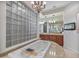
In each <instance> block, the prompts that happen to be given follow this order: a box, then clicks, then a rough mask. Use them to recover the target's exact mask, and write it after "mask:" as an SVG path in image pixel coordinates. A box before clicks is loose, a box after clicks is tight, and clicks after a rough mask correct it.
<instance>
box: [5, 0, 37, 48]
mask: <svg viewBox="0 0 79 59" xmlns="http://www.w3.org/2000/svg"><path fill="white" fill-rule="evenodd" d="M36 37H37V14H36V13H35V12H34V11H32V10H31V9H30V8H28V7H27V6H26V5H24V4H23V3H22V2H17V1H7V2H6V47H7V48H8V47H11V46H13V45H16V44H19V43H22V42H25V41H28V40H31V39H33V38H36Z"/></svg>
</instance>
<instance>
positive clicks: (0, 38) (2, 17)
mask: <svg viewBox="0 0 79 59" xmlns="http://www.w3.org/2000/svg"><path fill="white" fill-rule="evenodd" d="M5 3H6V2H2V1H0V51H2V50H4V49H5V42H6V11H5V10H6V4H5Z"/></svg>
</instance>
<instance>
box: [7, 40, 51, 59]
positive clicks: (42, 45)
mask: <svg viewBox="0 0 79 59" xmlns="http://www.w3.org/2000/svg"><path fill="white" fill-rule="evenodd" d="M50 45H51V42H49V41H44V40H38V41H36V42H34V43H31V44H29V45H27V46H25V47H23V48H21V49H18V50H16V51H14V52H11V53H9V54H8V56H9V57H11V58H27V57H29V58H30V57H38V58H41V57H44V55H45V53H46V51H47V50H48V49H49V46H50ZM27 48H32V49H34V50H35V51H36V52H37V55H36V56H30V55H29V56H28V55H24V54H22V51H24V50H25V49H27Z"/></svg>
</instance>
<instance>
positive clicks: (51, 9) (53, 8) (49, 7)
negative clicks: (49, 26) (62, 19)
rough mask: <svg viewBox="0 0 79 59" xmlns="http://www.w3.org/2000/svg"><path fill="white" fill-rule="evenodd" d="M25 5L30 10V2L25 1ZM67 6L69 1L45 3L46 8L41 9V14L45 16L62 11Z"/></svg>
mask: <svg viewBox="0 0 79 59" xmlns="http://www.w3.org/2000/svg"><path fill="white" fill-rule="evenodd" d="M24 2H25V1H24ZM25 3H26V4H27V5H28V6H29V7H30V8H31V9H32V6H31V1H26V2H25ZM68 4H70V1H46V8H45V9H43V10H42V11H41V13H42V14H43V15H47V14H52V13H55V12H59V11H63V9H64V8H65V7H66V6H67V5H68Z"/></svg>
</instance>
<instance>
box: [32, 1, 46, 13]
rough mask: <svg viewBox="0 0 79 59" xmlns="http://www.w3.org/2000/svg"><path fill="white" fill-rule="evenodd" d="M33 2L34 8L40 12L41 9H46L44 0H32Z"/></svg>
mask: <svg viewBox="0 0 79 59" xmlns="http://www.w3.org/2000/svg"><path fill="white" fill-rule="evenodd" d="M31 4H32V8H33V9H34V10H36V11H37V12H38V13H40V11H41V10H42V9H44V8H45V6H46V2H43V1H33V2H31Z"/></svg>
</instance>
